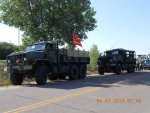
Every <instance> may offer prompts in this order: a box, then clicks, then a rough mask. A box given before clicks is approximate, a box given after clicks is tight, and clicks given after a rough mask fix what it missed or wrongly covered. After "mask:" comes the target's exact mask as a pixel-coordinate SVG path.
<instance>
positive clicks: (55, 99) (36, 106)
mask: <svg viewBox="0 0 150 113" xmlns="http://www.w3.org/2000/svg"><path fill="white" fill-rule="evenodd" d="M117 83H120V82H117ZM117 83H114V84H107V85H109V86H114V85H118V84H117ZM102 88H103V87H94V88H90V89H87V90H81V91H78V92H76V93H72V94H68V95H65V96H60V97H56V98H53V99H49V100H46V101H42V102H38V103H35V104H31V105H27V106H24V107H21V108H18V109H14V110H10V111H7V112H4V113H19V112H23V111H27V110H31V109H34V108H38V107H41V106H45V105H48V104H52V103H56V102H58V101H62V100H66V99H69V98H73V97H77V96H80V95H83V94H87V93H90V92H94V91H97V90H100V89H102Z"/></svg>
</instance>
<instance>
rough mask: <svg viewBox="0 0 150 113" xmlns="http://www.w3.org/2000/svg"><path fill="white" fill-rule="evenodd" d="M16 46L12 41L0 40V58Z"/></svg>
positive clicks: (3, 57)
mask: <svg viewBox="0 0 150 113" xmlns="http://www.w3.org/2000/svg"><path fill="white" fill-rule="evenodd" d="M15 49H16V46H15V45H14V44H12V43H7V42H0V53H2V54H0V60H5V59H6V57H7V55H9V54H10V53H12V52H14V51H15Z"/></svg>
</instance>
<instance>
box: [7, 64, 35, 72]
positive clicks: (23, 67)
mask: <svg viewBox="0 0 150 113" xmlns="http://www.w3.org/2000/svg"><path fill="white" fill-rule="evenodd" d="M32 69H33V67H32V65H12V66H7V71H9V72H10V71H12V70H18V71H29V70H32Z"/></svg>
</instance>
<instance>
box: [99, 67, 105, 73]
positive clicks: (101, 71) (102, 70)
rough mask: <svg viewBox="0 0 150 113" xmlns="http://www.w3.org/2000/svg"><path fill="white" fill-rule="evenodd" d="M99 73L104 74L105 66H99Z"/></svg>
mask: <svg viewBox="0 0 150 113" xmlns="http://www.w3.org/2000/svg"><path fill="white" fill-rule="evenodd" d="M98 73H99V74H100V75H104V68H103V67H101V66H98Z"/></svg>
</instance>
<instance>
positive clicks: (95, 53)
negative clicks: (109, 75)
mask: <svg viewBox="0 0 150 113" xmlns="http://www.w3.org/2000/svg"><path fill="white" fill-rule="evenodd" d="M89 55H90V64H89V65H88V70H89V71H92V72H95V71H97V60H98V58H99V50H98V47H97V45H95V44H93V45H92V47H91V48H90V51H89Z"/></svg>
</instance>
